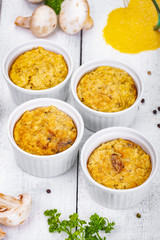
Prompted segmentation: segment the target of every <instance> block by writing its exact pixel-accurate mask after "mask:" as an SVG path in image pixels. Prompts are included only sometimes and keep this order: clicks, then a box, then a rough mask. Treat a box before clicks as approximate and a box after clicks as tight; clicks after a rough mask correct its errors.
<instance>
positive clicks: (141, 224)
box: [78, 0, 160, 240]
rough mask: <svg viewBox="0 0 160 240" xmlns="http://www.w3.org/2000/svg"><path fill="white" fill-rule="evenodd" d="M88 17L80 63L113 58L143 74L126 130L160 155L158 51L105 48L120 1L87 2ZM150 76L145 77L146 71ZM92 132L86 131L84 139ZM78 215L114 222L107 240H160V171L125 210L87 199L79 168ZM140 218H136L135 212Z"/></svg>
mask: <svg viewBox="0 0 160 240" xmlns="http://www.w3.org/2000/svg"><path fill="white" fill-rule="evenodd" d="M89 3H90V6H91V15H92V16H93V18H94V21H95V25H94V27H93V28H92V29H91V30H90V31H88V32H84V33H83V58H82V60H83V63H85V62H87V61H91V60H94V59H100V58H107V59H108V58H109V59H110V58H113V59H117V60H121V61H124V62H126V63H130V64H132V65H133V66H134V67H135V68H136V69H138V70H139V71H140V72H141V74H142V75H143V78H144V82H145V92H144V98H145V103H144V104H141V106H140V109H139V111H138V114H137V117H136V119H135V120H134V122H133V123H132V125H131V126H130V127H132V128H134V129H137V130H139V131H141V132H142V133H143V134H145V135H146V136H147V137H148V138H150V139H151V141H152V142H153V144H154V145H155V146H156V148H157V150H158V153H159V155H160V148H159V143H160V129H158V128H157V126H156V124H157V123H160V113H158V114H157V115H156V116H155V115H153V113H152V111H153V110H154V109H156V108H157V107H158V106H160V71H159V69H160V49H158V50H156V51H148V52H143V53H140V54H135V55H130V54H122V53H120V52H118V51H116V50H114V49H112V48H111V47H110V46H109V45H106V43H105V41H104V39H103V36H102V31H103V28H104V26H105V24H106V22H107V15H108V13H109V12H110V11H111V10H112V9H115V8H118V7H121V6H123V2H122V1H120V0H114V1H111V0H100V1H98V0H95V1H92V0H89ZM149 70H150V71H151V72H152V75H150V76H149V75H148V74H147V71H149ZM91 134H92V133H91V132H89V131H86V137H85V138H87V137H88V136H89V135H91ZM78 212H79V214H80V216H81V217H83V218H84V219H85V218H86V219H87V218H89V216H90V215H91V214H93V213H94V212H97V213H98V214H100V215H102V216H105V217H108V218H109V219H110V220H114V221H115V222H116V227H115V231H113V232H112V233H111V234H110V235H108V238H107V239H109V240H118V239H120V240H139V239H142V240H159V239H160V221H159V215H160V172H158V175H157V177H156V179H155V180H154V182H153V185H152V191H151V193H150V195H149V196H148V198H146V199H145V200H144V201H143V202H142V203H141V204H139V205H138V206H137V207H135V208H133V209H129V210H121V211H117V210H111V209H107V208H104V207H102V206H100V205H99V204H97V203H95V201H94V200H93V199H91V197H90V195H89V193H88V191H87V189H86V185H85V181H84V177H83V174H82V171H81V169H80V170H79V194H78ZM138 212H139V213H141V214H142V218H141V219H138V218H136V213H138Z"/></svg>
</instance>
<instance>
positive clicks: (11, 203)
mask: <svg viewBox="0 0 160 240" xmlns="http://www.w3.org/2000/svg"><path fill="white" fill-rule="evenodd" d="M31 205H32V200H31V196H30V195H29V194H27V193H24V194H21V195H19V196H18V199H16V198H14V197H12V196H7V195H4V194H2V193H0V223H1V224H3V225H6V226H9V227H14V226H17V225H19V224H21V223H23V222H24V221H25V220H26V219H27V218H28V216H29V213H30V210H31Z"/></svg>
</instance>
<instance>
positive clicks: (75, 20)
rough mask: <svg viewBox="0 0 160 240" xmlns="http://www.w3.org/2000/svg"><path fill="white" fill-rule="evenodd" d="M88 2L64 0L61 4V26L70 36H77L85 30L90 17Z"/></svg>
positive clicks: (84, 0) (85, 0) (83, 0)
mask: <svg viewBox="0 0 160 240" xmlns="http://www.w3.org/2000/svg"><path fill="white" fill-rule="evenodd" d="M89 10H90V9H89V5H88V2H87V0H64V2H62V4H61V12H60V16H59V24H60V27H61V29H62V30H63V31H64V32H66V33H68V34H76V33H78V32H79V31H81V29H82V28H83V26H84V24H85V22H86V21H87V19H88V17H89Z"/></svg>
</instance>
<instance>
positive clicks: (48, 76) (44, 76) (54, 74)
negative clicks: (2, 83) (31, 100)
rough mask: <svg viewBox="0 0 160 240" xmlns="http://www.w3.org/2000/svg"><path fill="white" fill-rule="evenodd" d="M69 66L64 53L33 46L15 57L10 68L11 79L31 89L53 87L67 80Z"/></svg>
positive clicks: (22, 86)
mask: <svg viewBox="0 0 160 240" xmlns="http://www.w3.org/2000/svg"><path fill="white" fill-rule="evenodd" d="M67 74H68V67H67V64H66V62H65V59H64V57H63V56H62V55H60V54H57V53H54V52H51V51H48V50H45V49H44V48H43V47H38V48H33V49H32V50H29V51H27V52H25V53H23V54H21V55H20V56H19V57H17V58H16V59H15V61H14V62H13V64H12V65H11V68H10V70H9V77H10V79H11V81H12V82H13V83H14V84H16V85H17V86H19V87H21V88H25V89H29V90H44V89H48V88H52V87H55V86H57V85H58V84H60V83H61V82H63V81H64V80H65V78H66V77H67Z"/></svg>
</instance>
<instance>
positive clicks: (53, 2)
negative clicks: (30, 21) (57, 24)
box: [44, 0, 64, 15]
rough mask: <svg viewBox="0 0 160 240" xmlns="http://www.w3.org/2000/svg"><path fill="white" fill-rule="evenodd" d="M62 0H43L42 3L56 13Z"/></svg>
mask: <svg viewBox="0 0 160 240" xmlns="http://www.w3.org/2000/svg"><path fill="white" fill-rule="evenodd" d="M63 1H64V0H44V4H45V5H47V6H49V7H51V8H53V10H54V11H55V13H56V14H57V15H58V14H59V13H60V11H61V4H62V2H63Z"/></svg>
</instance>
